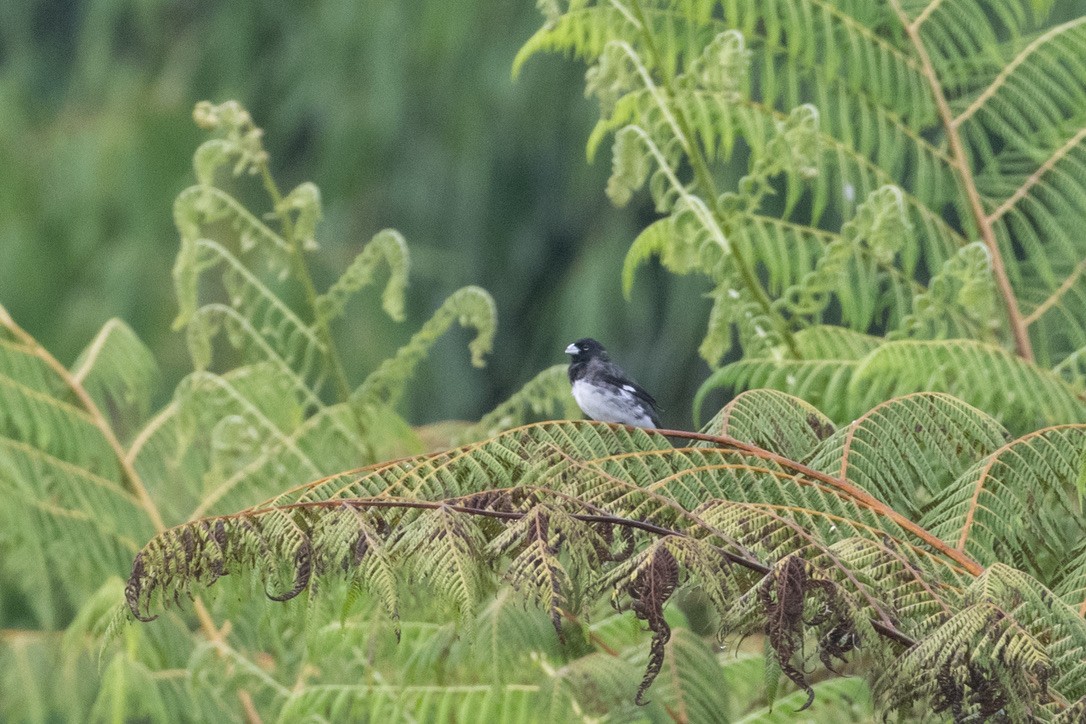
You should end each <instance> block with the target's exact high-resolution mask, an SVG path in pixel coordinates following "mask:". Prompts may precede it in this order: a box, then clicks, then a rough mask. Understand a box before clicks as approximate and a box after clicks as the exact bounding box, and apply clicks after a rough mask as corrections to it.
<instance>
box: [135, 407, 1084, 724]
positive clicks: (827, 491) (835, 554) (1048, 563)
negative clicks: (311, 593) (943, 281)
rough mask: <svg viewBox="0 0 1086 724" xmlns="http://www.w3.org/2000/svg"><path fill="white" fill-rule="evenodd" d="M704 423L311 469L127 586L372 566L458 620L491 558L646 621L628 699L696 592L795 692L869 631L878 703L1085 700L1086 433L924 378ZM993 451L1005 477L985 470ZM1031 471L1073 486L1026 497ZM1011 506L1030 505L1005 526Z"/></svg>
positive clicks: (650, 679)
mask: <svg viewBox="0 0 1086 724" xmlns="http://www.w3.org/2000/svg"><path fill="white" fill-rule="evenodd" d="M772 422H776V423H778V424H777V425H776V427H775V428H774V427H772V426H771V423H772ZM711 429H712V431H713V433H714V434H708V433H679V432H674V431H672V432H671V433H670V434H671V435H672V436H673V437H675V438H678V439H679V440H680V442H681V441H682V439H683V438H686V441H687V443H693V444H695V446H692V447H682V446H680V447H673V446H672V445H671V444H669V443H668V441H667V440H666V439H665V438H663V437H662V436H661V435H659V434H657V433H653V432H646V431H642V430H633V429H628V428H622V427H616V426H611V425H604V424H600V423H592V422H550V423H540V424H536V425H530V426H527V427H521V428H515V429H513V430H510V431H508V432H506V433H502V434H500V435H498V436H497V437H495V438H492V439H490V440H487V441H483V442H479V443H473V444H471V445H468V446H465V447H462V448H459V449H455V450H450V451H447V452H441V453H435V454H431V455H425V456H419V457H415V458H411V459H407V460H401V461H395V462H390V463H386V464H382V465H378V466H374V467H372V468H370V469H368V470H364V471H361V472H357V473H345V474H342V475H338V476H335V477H333V478H329V479H324V480H320V481H317V482H315V483H313V484H311V485H308V486H304V487H302V488H299V489H297V490H296V491H292V492H290V493H288V494H286V495H281V496H278V497H277V498H275V499H272V500H270V501H268V502H267V503H263V504H260V505H257V506H255V507H252V508H249V509H246V510H243V511H240V512H239V513H237V514H234V515H230V516H223V517H215V518H207V519H201V520H196V521H193V522H190V523H187V524H185V525H182V526H180V527H177V528H174V529H171V530H169V531H166V532H164V533H162V534H160V535H159V536H157V537H156V538H155V539H154V540H152V541H151V542H150V543H149V544H148V545H147V546H146V547H145V548H144V550H143V551H142V552H141V553H140V555H139V556H137V558H136V561H135V565H134V568H133V571H132V575H131V577H130V579H129V582H128V585H127V598H128V604H129V607H130V610H131V613H132V614H134V615H135V616H137V617H139V618H144V619H146V618H150V617H151V616H153V615H156V614H157V612H158V611H160V610H161V607H162V606H163V605H164V604H165V605H170V604H171V602H172V601H174V600H176V599H177V597H178V596H190V595H194V594H195V593H197V592H199V591H203V590H205V589H206V587H207V586H208V585H210V584H212V583H215V582H216V581H217V580H218V579H219V578H220V577H222V576H223V575H225V574H231V576H230V577H231V578H233V577H234V576H235V575H236V574H243V577H246V578H249V579H250V580H253V581H254V582H259V583H257V585H259V586H262V587H263V588H264V589H265V590H266V591H267V592H268V595H269V596H272V597H273V598H275V599H277V600H278V599H282V598H289V597H292V596H294V595H297V594H299V593H301V592H302V591H303V590H305V589H306V588H307V587H310V586H317V587H318V590H321V589H324V588H325V587H327V586H328V585H330V583H331V582H335V581H338V580H342V578H343V575H344V572H346V573H347V575H348V577H350V576H358V575H362V576H368V575H372V574H371V573H367V571H371V570H372V569H371V566H374V565H380V566H381V567H382V568H383V570H385V571H389V572H391V573H392V575H394V576H395V577H396V578H398V579H400V580H406V579H411V580H418V579H421V580H424V581H426V582H428V584H429V586H430V587H431V589H432V591H433V592H434V594H435V595H437V596H439V597H442V598H446V599H447V600H449V601H450V602H451V603H452V604H453V605H454V607H455V609H456V610H458V611H459V613H460V616H470V615H471V614H470V613H469V612H470V611H473V610H477V607H478V605H479V603H480V602H481V601H482V600H484V598H485V596H484V591H488V590H490V587H491V586H492V585H494V581H495V580H496V577H498V576H504V577H506V578H507V579H508V580H511V581H512V582H513V583H514V585H515V586H518V587H520V589H521V591H522V593H524V594H526V595H527V596H528V598H529V600H533V601H535V602H536V604H537V605H540V606H541V607H542V608H544V609H545V610H547V611H549V614H550V616H551V618H552V625H553V626H555V627H557V628H558V629H559V632H560V633H561V632H562V630H563V623H562V621H563V618H564V617H565V616H567V615H569V614H570V613H572V615H577V609H576V608H574V609H572V610H571V607H572V606H577V607H579V608H583V607H585V606H588V607H591V604H592V601H594V600H598V599H600V598H601V597H604V596H605V595H606V594H608V592H609V593H610V595H611V598H612V601H613V603H614V605H615V606H616V607H618V608H619V609H620V610H624V609H629V610H630V611H631V612H632V613H633V615H634V616H636V617H637V618H638V619H640V620H642V621H644V622H645V624H646V626H647V627H648V628H649V629H650V630H651V631H652V633H653V637H652V642H651V645H650V647H649V649H648V658H647V660H646V663H645V669H644V672H645V673H644V679H643V682H642V685H641V688H640V689H639V690H638V691H637V692H633V693H636V695H637V696H636V698H638V699H639V700H640V699H641V697H642V695H644V698H645V699H654V696H653V692H654V691H656V687H658V686H661V683H660V676H661V672H666V671H667V667H668V666H669V663H668V662H669V656H670V655H674V656H678V655H679V653H678V652H677V651H674V650H673V649H669V646H672V644H669V639H670V638H671V636H672V632H673V626H672V623H671V622H669V620H668V616H667V613H666V612H667V609H666V604H667V602H668V601H669V600H670V599H672V598H673V597H674V595H675V593H676V591H678V590H685V589H687V588H690V587H693V588H695V589H696V590H698V591H699V592H700V593H701V595H702V600H704V601H705V602H706V603H707V604H708V606H709V608H710V609H711V610H713V611H715V612H716V613H717V614H718V615H719V616H720V620H721V625H722V626H723V629H722V631H723V632H724V634H727V633H753V632H757V633H759V634H761V635H764V636H765V640H766V642H767V646H768V647H769V651H770V654H771V656H772V657H773V660H775V661H776V662H777V663H778V664H779V667H780V671H781V672H782V673H783V675H784V677H785V678H786V679H787V680H789V681H790V682H791V683H793V684H795V685H796V686H798V687H800V689H801V690H803V691H805V696H806V698H805V699H803V700H802V701H801V702H800V703H803V704H806V705H809V704H810V703H811V701H812V700H813V699H812V697H815V696H816V691H815V689H814V688H812V686H811V685H810V683H809V681H808V674H806V673H805V668H806V667H807V666H808V665H809V662H807V663H805V661H806V660H805V658H804V655H803V654H802V653H801V652H802V651H804V650H805V651H807V652H808V655H810V654H811V653H812V652H816V653H817V655H818V657H819V658H820V659H821V661H822V663H823V664H824V665H825V666H827V667H836V666H838V665H839V664H840V662H845V663H846V665H847V662H849V661H854V660H856V657H857V656H858V654H857V648H859V650H862V651H863V652H864V657H865V658H868V659H870V660H871V661H874V662H880V663H879V665H877V666H868V667H865V669H864V671H866V672H867V673H866V675H867V676H868V677H869V682H870V683H871V684H872V685H873V687H874V691H875V693H876V701H877V702H878V703H879V706H880V707H885V708H886V709H887V710H900V711H913V710H914V709H915V708H931V709H934V710H935V711H937V712H945V713H947V714H949V715H953V716H955V717H956V718H966V717H970V716H978V715H979V716H991V715H992V714H993V713H996V712H999V711H1002V712H1006V713H1007V714H1008V715H1009V716H1012V717H1015V716H1026V715H1028V716H1032V717H1036V718H1039V719H1042V720H1054V719H1056V718H1057V717H1060V716H1070V715H1071V714H1070V712H1073V711H1075V710H1076V709H1075V707H1076V706H1080V705H1081V704H1075V702H1076V701H1078V700H1080V699H1082V698H1083V697H1084V696H1086V679H1084V678H1083V672H1082V670H1081V666H1079V665H1078V664H1079V662H1080V661H1081V659H1082V657H1083V656H1084V655H1086V624H1084V623H1083V620H1082V617H1081V614H1079V613H1078V609H1079V608H1080V607H1081V606H1082V605H1083V602H1082V600H1081V586H1080V585H1079V582H1080V581H1081V580H1082V572H1081V570H1079V569H1078V568H1077V567H1075V566H1070V567H1069V566H1067V565H1065V564H1066V562H1067V561H1068V558H1069V557H1068V553H1069V552H1070V550H1071V548H1072V547H1073V546H1074V545H1075V544H1074V543H1073V541H1078V540H1080V539H1081V538H1082V536H1083V533H1084V532H1086V531H1083V524H1082V519H1081V510H1080V509H1079V506H1080V503H1079V500H1080V499H1079V498H1078V497H1076V496H1070V497H1068V492H1069V491H1070V490H1073V489H1074V486H1075V485H1076V484H1077V480H1078V477H1079V475H1080V470H1081V462H1080V460H1078V458H1079V457H1081V453H1080V452H1077V449H1078V448H1080V447H1081V446H1080V445H1076V444H1075V443H1073V442H1071V441H1072V440H1073V439H1074V438H1069V437H1067V433H1070V432H1073V431H1075V430H1077V428H1052V429H1050V430H1043V431H1039V432H1037V433H1034V434H1031V435H1028V436H1026V437H1024V438H1020V439H1018V440H1015V441H1011V442H1009V443H1008V442H1007V440H1008V438H1009V435H1008V433H1007V432H1006V431H1005V430H1004V429H1003V428H1002V427H1001V426H1000V425H999V424H998V422H996V421H995V420H994V419H992V418H991V417H988V416H986V415H985V414H984V413H982V412H980V411H979V410H977V409H975V408H972V407H969V406H967V405H965V404H963V403H961V402H958V401H956V400H954V399H953V398H949V397H947V396H945V395H940V394H921V395H913V396H911V397H906V398H902V399H900V400H894V401H891V402H887V403H884V404H882V405H880V406H879V407H878V408H876V409H875V410H872V411H871V412H870V413H869V414H868V415H866V416H864V417H863V418H861V419H860V420H858V421H857V422H856V423H853V425H852V426H850V427H848V428H844V429H842V430H839V431H836V432H834V431H833V426H832V424H831V423H829V422H828V420H826V418H824V417H823V416H821V415H820V414H818V413H817V412H816V411H814V410H812V409H811V408H810V407H809V406H808V405H807V404H806V403H804V402H802V401H800V400H798V399H795V398H788V397H786V396H784V395H782V394H781V393H779V392H773V391H765V392H750V393H746V394H745V395H742V396H740V397H739V398H737V399H736V400H735V401H734V402H733V403H731V404H730V405H729V406H728V408H726V409H725V410H724V411H722V413H721V415H719V416H718V417H717V418H715V420H714V423H713V428H711ZM771 431H772V432H771ZM950 431H953V434H952V436H950V437H948V432H950ZM753 440H758V442H759V444H755V443H754V442H753ZM890 440H893V441H894V442H895V444H894V445H893V446H889V447H888V446H887V445H886V443H887V442H888V441H890ZM1057 440H1061V441H1063V440H1066V443H1060V444H1056V445H1054V444H1053V443H1054V442H1055V441H1057ZM763 446H765V447H763ZM1072 449H1074V450H1076V452H1071V451H1072ZM775 450H779V451H797V452H798V453H799V456H800V457H801V459H802V460H806V462H802V461H801V460H794V459H791V458H789V457H787V456H786V455H784V454H782V453H781V452H776V451H775ZM1010 451H1013V453H1012V452H1010ZM997 468H998V469H999V470H1000V471H1001V472H1000V473H999V477H998V482H997V481H996V480H991V481H988V480H987V477H982V478H981V479H980V480H981V482H976V481H977V480H978V476H987V475H989V474H990V471H992V470H995V469H997ZM1052 470H1059V471H1061V474H1062V478H1052V477H1051V471H1052ZM1038 475H1044V476H1048V481H1047V483H1046V485H1047V486H1048V489H1049V490H1051V491H1052V492H1051V494H1052V495H1053V496H1056V497H1060V498H1061V504H1059V505H1053V504H1044V503H1043V502H1042V501H1041V500H1040V499H1038V498H1036V497H1035V494H1034V490H1035V489H1036V486H1037V484H1036V482H1035V478H1034V477H1033V476H1038ZM982 486H983V487H982ZM1004 486H1005V487H1008V488H1009V490H1007V491H1005V492H996V489H997V488H1000V489H1001V488H1002V487H1004ZM987 489H992V490H993V494H994V495H996V496H998V499H999V500H1000V501H1013V500H1016V499H1021V500H1028V501H1029V502H1028V505H1029V506H1030V507H1029V509H1028V510H1017V509H1011V510H1006V511H1004V510H998V509H997V510H993V511H992V512H991V514H989V513H988V511H987V505H988V504H987V503H985V501H984V499H983V498H982V497H980V496H978V495H977V494H976V493H975V492H973V493H972V496H973V497H972V498H970V500H973V502H972V503H969V502H968V501H966V502H965V505H964V507H963V504H962V502H960V501H962V500H963V498H964V497H965V494H966V493H969V492H970V491H981V492H982V494H984V493H983V491H985V490H987ZM1012 491H1013V492H1012ZM1016 496H1017V497H1016ZM982 506H983V507H982ZM977 511H983V512H982V513H979V512H977ZM972 516H979V517H977V518H976V523H973V522H972V521H973V517H972ZM1022 516H1025V517H1031V518H1033V519H1034V521H1033V522H1032V523H1031V524H1029V525H1028V526H1026V527H1025V528H1018V527H1017V526H1019V525H1020V523H1019V522H1018V521H1019V520H1020V519H1021V517H1022ZM962 520H968V521H970V522H969V524H968V527H969V528H970V530H976V534H975V535H973V534H970V535H968V536H966V535H965V533H964V532H963V526H962V524H961V523H960V522H955V521H962ZM978 526H979V527H978ZM1015 531H1020V532H1015ZM374 532H377V536H376V537H375V536H374ZM951 539H953V540H951ZM965 541H968V543H966V542H965ZM1068 541H1072V543H1068ZM484 550H485V551H486V553H485V554H484V553H483V551H484ZM378 561H381V562H380V563H379V564H378ZM1008 564H1014V565H1016V566H1018V567H1015V568H1012V567H1011V565H1008ZM985 566H987V567H985ZM356 571H357V572H356ZM1027 571H1028V572H1027ZM1061 592H1062V593H1061ZM156 625H157V624H156ZM681 636H683V637H688V636H690V634H689V633H683V634H681ZM722 640H723V641H724V642H730V641H732V639H730V638H727V637H726V638H724V639H722ZM997 650H1000V651H1005V652H1006V653H1005V654H1002V655H996V653H995V652H996V651H997ZM669 651H672V654H669V653H668V652H669ZM698 656H702V654H698ZM891 662H894V663H893V664H892V665H891ZM887 667H889V668H887ZM697 668H698V670H699V671H706V670H707V669H706V667H705V666H699V667H697ZM884 668H885V669H886V673H885V674H881V675H880V674H879V672H881V671H882V670H883V669H884ZM714 675H715V674H714ZM654 682H655V683H654ZM689 684H690V680H689V679H688V678H687V679H684V680H683V681H682V682H680V683H679V684H677V685H678V686H679V687H680V688H678V689H670V688H667V687H666V686H665V689H664V690H665V691H667V692H668V693H667V694H666V697H667V701H666V703H665V705H666V706H668V707H671V706H672V705H673V704H674V705H675V706H681V707H686V708H687V711H691V710H694V708H696V707H697V706H708V707H710V708H712V707H716V706H720V702H717V703H715V704H714V703H705V702H704V701H702V700H701V699H698V702H700V703H697V702H695V700H684V699H683V697H684V696H687V695H685V694H683V693H682V692H683V689H682V688H681V687H682V686H688V685H689ZM842 686H844V685H843V684H842ZM699 696H701V695H699ZM827 696H830V695H829V694H827ZM661 701H662V703H663V702H664V700H661ZM917 710H918V709H917ZM698 720H700V719H698Z"/></svg>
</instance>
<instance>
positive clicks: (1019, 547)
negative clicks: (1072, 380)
mask: <svg viewBox="0 0 1086 724" xmlns="http://www.w3.org/2000/svg"><path fill="white" fill-rule="evenodd" d="M1084 450H1086V428H1084V427H1083V426H1081V425H1065V426H1060V427H1053V428H1048V429H1046V430H1042V431H1040V432H1038V433H1035V434H1033V435H1027V436H1025V437H1022V438H1019V439H1017V440H1014V441H1013V442H1011V443H1008V444H1006V445H1003V446H1001V447H999V449H997V450H995V451H993V452H992V453H991V454H990V455H988V456H986V457H984V458H983V459H981V460H979V461H978V462H976V463H975V464H974V465H972V466H971V467H969V468H968V469H967V470H964V471H962V472H961V473H960V475H959V476H958V477H957V478H956V479H955V480H954V482H953V484H952V485H948V486H946V487H945V488H944V489H943V490H942V491H941V492H940V494H939V496H938V498H937V499H936V501H935V504H934V505H933V506H932V508H931V510H930V511H929V512H928V513H927V514H926V515H925V517H924V519H923V523H924V525H925V527H926V528H928V529H929V530H931V531H932V532H933V533H935V534H936V535H938V536H939V537H940V538H942V539H943V540H945V541H946V542H947V543H948V544H951V545H954V546H955V547H957V548H959V549H961V550H963V551H968V552H969V554H970V555H971V556H973V557H974V558H976V559H977V560H978V561H982V562H987V563H996V562H997V561H1000V560H1002V561H1005V562H1008V563H1012V564H1013V565H1015V566H1017V567H1018V568H1020V569H1022V570H1025V571H1029V572H1030V573H1031V574H1032V575H1033V576H1034V577H1036V578H1038V580H1040V581H1042V582H1044V583H1046V584H1048V585H1049V586H1051V587H1053V588H1057V587H1059V586H1060V585H1061V584H1062V580H1061V577H1062V576H1063V575H1066V571H1061V570H1060V568H1061V565H1062V564H1063V563H1064V561H1063V560H1062V559H1056V560H1053V558H1052V556H1053V551H1055V550H1059V549H1060V548H1061V547H1062V545H1063V541H1067V540H1075V539H1080V538H1082V536H1083V535H1086V528H1084V523H1083V518H1082V502H1081V501H1082V498H1081V496H1080V495H1075V494H1074V492H1073V491H1074V488H1075V485H1076V481H1077V480H1078V479H1079V477H1080V475H1081V471H1082V463H1083V454H1084ZM1012 551H1013V552H1012ZM1053 571H1055V572H1057V576H1056V577H1050V573H1051V572H1053Z"/></svg>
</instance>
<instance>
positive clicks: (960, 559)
mask: <svg viewBox="0 0 1086 724" xmlns="http://www.w3.org/2000/svg"><path fill="white" fill-rule="evenodd" d="M656 432H658V433H659V434H661V435H664V436H667V437H677V438H680V439H684V440H700V441H703V442H712V443H716V444H718V445H726V446H728V447H731V448H735V449H737V450H742V451H743V452H746V453H750V454H751V455H757V456H758V457H760V458H762V459H765V460H770V461H772V462H775V463H777V464H778V465H780V466H781V467H783V468H786V469H789V470H792V471H795V472H796V473H798V474H800V475H802V476H803V477H805V478H811V479H813V480H817V481H818V482H820V483H822V484H824V485H827V486H829V487H831V488H833V489H834V490H837V491H839V492H841V493H843V494H844V495H846V496H848V497H849V498H852V499H853V500H855V501H856V502H857V503H860V504H862V505H864V506H865V507H867V508H868V509H870V510H872V511H873V512H875V513H878V514H879V515H884V516H886V517H887V518H889V519H890V520H892V521H894V522H895V523H896V524H898V525H899V526H901V527H902V528H903V529H904V530H906V531H908V532H909V533H912V534H913V535H915V536H916V537H917V538H919V539H920V540H922V541H924V543H926V544H927V545H929V546H931V547H932V548H933V549H935V550H936V551H938V552H939V553H941V554H942V555H944V556H946V557H947V558H949V559H951V560H952V561H954V562H955V563H957V564H958V565H960V566H961V567H962V568H964V569H965V570H966V571H968V572H969V573H970V574H971V575H974V576H979V575H980V574H981V573H984V566H982V565H980V564H979V563H977V562H976V561H974V560H973V559H972V558H970V557H969V556H968V555H966V554H965V553H964V552H963V551H960V550H958V549H957V548H954V547H953V546H950V545H947V544H946V543H945V542H943V541H942V540H941V539H940V538H938V537H937V536H935V535H932V533H931V532H929V531H928V530H927V529H926V528H923V527H921V526H920V525H918V524H917V523H915V522H914V521H912V520H910V519H909V518H907V517H906V516H904V515H902V514H901V513H899V512H897V511H896V510H894V509H893V508H891V507H890V506H889V505H887V504H886V503H884V502H882V501H881V500H879V499H878V498H876V497H875V496H873V495H871V493H869V492H867V491H866V490H864V489H863V488H860V487H857V486H855V485H853V484H852V483H849V482H848V481H846V480H842V479H841V478H836V477H834V476H832V475H827V474H826V473H823V472H820V471H818V470H815V469H814V468H809V467H807V466H806V465H803V464H801V463H797V462H796V461H794V460H790V459H788V458H787V457H785V456H783V455H778V454H777V453H774V452H770V451H769V450H765V449H763V448H760V447H758V446H757V445H752V444H750V443H746V442H743V441H742V440H738V439H736V438H734V437H732V436H730V435H707V434H705V433H701V432H689V431H687V430H656Z"/></svg>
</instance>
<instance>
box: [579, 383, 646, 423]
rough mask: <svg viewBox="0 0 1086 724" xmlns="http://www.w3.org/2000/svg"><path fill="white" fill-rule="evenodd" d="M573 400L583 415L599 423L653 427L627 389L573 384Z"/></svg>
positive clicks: (636, 399)
mask: <svg viewBox="0 0 1086 724" xmlns="http://www.w3.org/2000/svg"><path fill="white" fill-rule="evenodd" d="M573 399H574V400H576V401H577V405H578V406H579V407H580V408H581V410H582V411H584V414H586V415H588V416H589V417H591V418H592V419H593V420H599V421H600V422H619V423H622V424H623V425H633V426H634V427H647V428H653V427H655V425H653V423H652V419H651V418H649V417H648V416H647V415H646V414H645V413H644V412H643V411H642V406H641V401H640V400H639V399H638V398H637V397H635V396H634V395H633V393H632V392H631V391H630V390H629V389H627V388H622V389H615V388H611V389H602V388H600V387H597V386H595V385H593V384H590V383H588V382H585V381H584V380H577V381H576V382H574V383H573Z"/></svg>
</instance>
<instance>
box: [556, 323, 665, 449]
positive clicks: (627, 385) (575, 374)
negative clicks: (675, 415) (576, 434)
mask: <svg viewBox="0 0 1086 724" xmlns="http://www.w3.org/2000/svg"><path fill="white" fill-rule="evenodd" d="M566 354H568V355H570V356H571V357H572V358H573V359H571V360H570V363H569V381H570V383H571V384H572V385H573V399H574V400H576V401H577V406H578V407H580V408H581V411H582V412H584V414H586V415H588V417H589V418H591V419H593V420H597V421H599V422H618V423H622V424H623V425H632V426H634V427H647V428H656V427H660V417H659V412H660V410H659V409H658V408H657V406H656V400H654V399H652V395H650V394H649V393H648V392H646V391H645V389H644V388H643V387H641V385H639V384H637V383H636V382H634V381H633V380H631V379H630V378H629V377H628V376H627V375H626V373H625V372H624V371H623V370H622V368H621V367H619V366H618V365H616V364H615V363H614V362H612V361H611V358H610V357H608V356H607V350H605V349H604V348H603V345H602V344H600V343H599V342H597V341H596V340H594V339H591V338H590V337H585V338H584V339H579V340H577V341H576V342H574V343H573V344H571V345H570V346H568V347H566Z"/></svg>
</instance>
